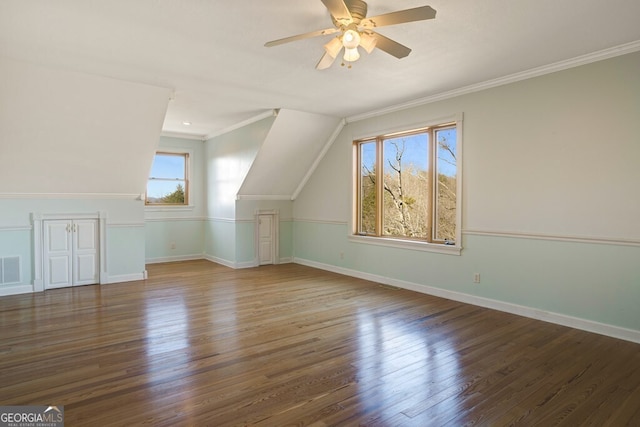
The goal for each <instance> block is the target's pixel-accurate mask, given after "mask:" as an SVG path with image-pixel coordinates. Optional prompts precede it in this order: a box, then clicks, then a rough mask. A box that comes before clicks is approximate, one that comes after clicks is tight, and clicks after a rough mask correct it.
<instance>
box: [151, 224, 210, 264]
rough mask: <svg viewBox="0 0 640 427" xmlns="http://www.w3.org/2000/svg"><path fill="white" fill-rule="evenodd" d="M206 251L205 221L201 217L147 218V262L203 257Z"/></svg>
mask: <svg viewBox="0 0 640 427" xmlns="http://www.w3.org/2000/svg"><path fill="white" fill-rule="evenodd" d="M203 253H204V221H203V220H202V219H200V218H193V219H189V218H186V219H184V218H179V219H166V220H152V221H150V220H147V221H146V222H145V254H146V259H147V262H159V261H163V262H164V261H177V260H181V259H188V258H201V257H202V254H203Z"/></svg>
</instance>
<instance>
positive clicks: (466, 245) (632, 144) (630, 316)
mask: <svg viewBox="0 0 640 427" xmlns="http://www.w3.org/2000/svg"><path fill="white" fill-rule="evenodd" d="M638 70H640V53H635V54H630V55H625V56H621V57H617V58H613V59H609V60H606V61H601V62H597V63H593V64H589V65H585V66H582V67H577V68H573V69H569V70H565V71H562V72H557V73H553V74H549V75H545V76H542V77H538V78H533V79H529V80H525V81H521V82H517V83H512V84H509V85H504V86H500V87H496V88H492V89H487V90H483V91H480V92H476V93H471V94H468V95H464V96H459V97H456V98H451V99H447V100H443V101H439V102H434V103H430V104H426V105H422V106H418V107H414V108H410V109H406V110H402V111H397V112H393V113H389V114H386V115H382V116H378V117H375V118H371V119H367V120H361V121H357V122H353V123H349V124H348V125H347V126H346V127H345V128H344V129H343V132H342V133H341V135H339V137H338V138H337V139H336V142H335V143H334V144H333V146H332V147H331V149H330V150H329V152H328V153H327V155H326V156H325V158H324V159H323V161H322V162H321V164H320V165H319V167H318V168H317V169H316V170H315V173H314V175H313V176H312V177H311V179H310V180H309V182H308V183H307V185H306V186H305V188H304V190H303V191H302V193H301V194H300V196H299V197H298V199H297V200H296V201H295V202H294V221H295V224H294V254H295V258H296V260H298V261H299V262H306V263H310V264H314V265H319V266H324V268H328V269H335V270H338V271H340V269H344V271H348V272H352V273H353V274H356V275H363V276H366V275H374V276H375V277H377V278H380V279H382V280H383V281H388V282H394V281H395V282H397V283H401V284H408V285H411V286H412V287H414V288H417V289H420V287H423V288H424V289H425V291H429V289H428V287H431V288H436V289H441V290H444V291H449V292H455V293H458V294H463V295H468V296H472V297H475V296H477V297H479V298H487V299H490V300H492V301H497V302H500V303H507V304H513V305H514V306H524V307H526V308H530V309H532V310H542V311H545V312H549V313H556V314H559V315H561V316H562V315H564V316H570V317H572V318H578V319H584V320H586V321H592V322H597V323H602V324H604V325H612V326H616V327H620V328H627V329H630V330H634V331H640V311H638V309H637V307H640V263H639V262H638V260H640V221H638V218H640V197H637V196H636V194H638V190H637V187H638V185H639V184H640V167H638V165H639V164H640V120H638V117H640V73H638ZM456 113H463V114H464V124H463V132H462V133H463V146H464V147H463V164H462V171H463V195H462V213H463V224H462V229H463V242H462V244H463V250H462V254H461V255H459V256H457V255H448V254H439V253H430V252H423V251H416V250H410V249H399V248H391V247H384V246H374V245H370V244H363V243H355V242H352V241H350V240H349V239H348V235H349V233H350V229H349V227H350V226H349V224H350V221H351V184H350V183H351V164H352V163H351V161H352V160H351V159H352V140H353V139H355V138H361V137H364V136H371V135H376V134H378V133H379V132H389V131H394V130H395V131H399V130H404V129H407V128H409V127H411V126H416V125H419V124H420V123H424V122H426V121H433V120H437V119H438V118H439V117H445V116H450V115H452V114H456ZM507 236H511V237H507ZM341 253H343V255H342V257H341ZM474 273H480V275H481V283H480V284H473V275H474Z"/></svg>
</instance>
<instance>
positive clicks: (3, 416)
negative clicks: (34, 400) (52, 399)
mask: <svg viewBox="0 0 640 427" xmlns="http://www.w3.org/2000/svg"><path fill="white" fill-rule="evenodd" d="M0 427H64V406H0Z"/></svg>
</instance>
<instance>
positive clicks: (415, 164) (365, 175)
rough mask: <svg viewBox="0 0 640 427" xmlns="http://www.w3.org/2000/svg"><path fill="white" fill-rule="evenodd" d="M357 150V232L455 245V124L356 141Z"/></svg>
mask: <svg viewBox="0 0 640 427" xmlns="http://www.w3.org/2000/svg"><path fill="white" fill-rule="evenodd" d="M354 151H355V156H356V158H357V162H356V165H357V166H356V167H357V170H356V171H355V176H356V188H355V197H356V198H355V200H356V201H357V202H356V203H355V210H356V212H355V230H354V234H356V235H360V236H372V237H384V238H391V239H402V240H417V241H426V242H428V243H438V244H446V245H455V244H456V236H457V235H458V233H457V232H458V227H459V224H458V223H457V222H458V215H457V209H458V194H457V193H458V190H457V188H458V183H457V179H458V170H457V169H458V168H457V158H458V150H457V131H456V123H446V124H441V125H438V126H431V127H426V128H421V129H415V130H410V131H406V132H398V133H394V134H388V135H381V136H378V137H375V138H369V139H363V140H358V141H354Z"/></svg>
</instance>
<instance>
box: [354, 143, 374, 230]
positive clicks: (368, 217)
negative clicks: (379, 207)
mask: <svg viewBox="0 0 640 427" xmlns="http://www.w3.org/2000/svg"><path fill="white" fill-rule="evenodd" d="M375 174H376V143H375V141H372V142H365V143H362V144H360V201H359V202H360V221H359V223H360V230H358V232H359V233H361V234H375V232H376V176H375Z"/></svg>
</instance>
